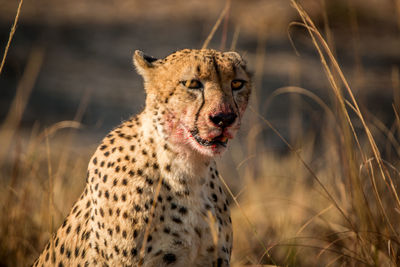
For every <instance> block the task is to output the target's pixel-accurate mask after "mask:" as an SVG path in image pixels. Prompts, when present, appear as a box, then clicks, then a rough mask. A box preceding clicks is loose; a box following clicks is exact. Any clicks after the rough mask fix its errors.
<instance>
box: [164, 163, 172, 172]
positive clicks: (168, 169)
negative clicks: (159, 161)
mask: <svg viewBox="0 0 400 267" xmlns="http://www.w3.org/2000/svg"><path fill="white" fill-rule="evenodd" d="M165 170H166V171H168V172H170V171H171V165H169V164H168V165H167V166H165Z"/></svg>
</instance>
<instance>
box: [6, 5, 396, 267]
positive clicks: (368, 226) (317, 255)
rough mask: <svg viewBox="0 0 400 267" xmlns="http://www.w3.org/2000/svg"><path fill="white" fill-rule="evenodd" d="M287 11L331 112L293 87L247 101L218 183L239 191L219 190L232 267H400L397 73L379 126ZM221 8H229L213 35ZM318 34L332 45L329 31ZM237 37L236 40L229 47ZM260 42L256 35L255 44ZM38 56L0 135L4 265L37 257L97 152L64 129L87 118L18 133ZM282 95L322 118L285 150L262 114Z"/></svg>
mask: <svg viewBox="0 0 400 267" xmlns="http://www.w3.org/2000/svg"><path fill="white" fill-rule="evenodd" d="M397 2H398V1H396V3H397ZM292 4H293V8H294V9H295V10H296V11H297V12H298V13H299V16H300V19H301V22H294V23H292V24H291V25H290V27H298V26H300V27H303V28H305V29H306V30H307V32H308V34H309V36H310V40H311V42H312V44H313V45H314V47H315V49H316V51H317V53H318V55H319V57H320V60H321V69H322V71H323V72H324V73H325V75H326V78H327V80H328V81H329V84H330V86H331V87H330V88H327V90H330V91H331V94H330V95H332V99H331V104H327V103H325V102H324V101H323V100H322V99H321V98H320V97H319V96H318V95H316V94H314V93H313V92H310V91H308V90H306V89H304V88H300V87H297V86H291V87H287V88H280V89H277V90H276V91H275V93H273V94H272V95H271V97H270V99H267V100H260V99H259V98H253V103H252V104H251V106H250V108H249V111H248V113H247V116H248V120H247V122H248V123H247V126H244V127H247V128H248V130H247V131H246V133H245V134H243V135H242V136H241V137H240V138H239V139H238V141H236V142H234V143H233V144H232V147H231V149H230V150H229V152H227V154H228V155H226V157H228V158H231V159H232V162H233V164H234V167H236V168H232V166H228V167H227V166H222V168H223V169H225V171H223V172H222V173H223V176H224V177H230V176H231V175H232V176H235V174H239V177H241V180H240V181H234V180H227V182H228V183H229V184H230V185H231V186H232V187H233V188H234V189H235V190H233V193H232V191H231V190H230V189H229V187H228V186H227V190H228V191H229V192H230V194H231V197H232V199H233V200H234V201H233V203H234V204H233V205H232V220H233V225H234V233H235V234H234V238H235V239H234V251H233V256H232V260H233V265H235V266H240V265H244V264H275V265H279V266H364V265H365V266H398V265H400V251H399V248H400V247H399V245H400V233H399V227H398V226H399V223H400V201H399V197H398V189H397V188H398V184H399V182H400V180H399V179H400V172H399V171H398V168H399V154H400V153H399V152H400V146H399V143H400V140H399V138H400V119H399V114H400V113H399V112H400V110H399V109H400V106H399V104H400V100H399V94H398V92H399V91H398V90H399V71H398V69H395V68H394V69H393V74H392V77H393V88H394V90H395V94H394V98H393V112H394V114H395V116H394V117H395V121H393V122H392V123H391V125H390V126H386V125H387V124H384V123H383V122H381V121H380V120H379V118H376V117H374V116H372V114H369V111H368V110H364V109H363V108H362V106H360V105H359V103H358V101H357V99H356V98H355V96H354V95H353V93H352V90H351V88H350V86H349V84H348V82H347V80H346V78H345V75H344V74H343V72H342V70H341V68H340V66H339V64H338V63H337V61H336V59H335V57H334V53H333V52H332V51H331V49H332V48H333V46H334V44H333V38H332V37H330V38H329V42H328V43H327V42H326V41H325V39H324V38H323V36H322V35H321V33H320V32H319V31H318V29H317V28H316V27H315V25H314V23H313V22H312V20H311V19H310V17H309V16H308V15H307V13H306V12H305V10H303V9H302V7H301V6H299V5H298V4H297V3H296V2H295V1H292ZM228 9H229V5H226V6H225V8H224V10H223V12H222V13H221V16H220V17H219V19H218V21H217V24H220V23H221V22H222V19H223V18H224V16H225V15H226V14H227V10H228ZM326 23H328V22H327V21H326ZM216 27H218V25H217V26H216ZM215 29H216V28H215ZM215 29H213V31H212V33H211V34H210V37H209V38H207V41H206V42H205V46H207V45H208V43H209V41H210V39H211V38H212V35H213V34H214V33H215ZM325 31H326V33H327V34H328V36H330V35H331V33H330V32H329V27H328V28H326V29H325ZM224 32H226V31H224ZM225 34H226V33H225ZM238 34H239V30H238V29H237V30H236V31H235V36H236V37H234V38H233V39H234V42H233V43H234V44H232V46H233V47H234V46H235V43H236V40H237V38H238V37H237V35H238ZM223 40H226V38H223ZM264 42H265V36H264V35H263V34H262V33H261V34H260V43H261V44H263V43H264ZM328 44H329V45H328ZM223 46H225V44H223ZM260 47H262V45H260ZM258 53H259V54H258V58H259V62H258V64H257V69H256V77H255V84H256V90H255V92H256V94H257V90H259V89H260V88H257V86H258V87H259V86H260V84H261V82H258V81H260V80H261V79H262V71H260V69H262V68H263V60H264V53H265V51H263V50H262V49H259V51H258ZM42 57H43V52H42V51H40V50H34V51H33V52H32V56H31V57H30V63H29V64H27V68H26V75H24V78H23V79H22V80H21V82H20V86H19V89H18V92H17V94H16V97H15V101H14V103H13V105H12V107H11V109H10V113H9V115H8V116H7V119H6V121H5V122H4V123H3V124H2V125H1V129H0V147H1V148H2V150H1V151H0V168H1V169H0V183H1V185H2V186H1V187H0V188H1V191H2V192H1V194H0V203H1V206H0V208H1V211H2V214H3V216H1V218H0V236H1V242H0V265H2V266H3V265H8V266H26V265H28V264H30V263H31V262H32V261H33V259H34V258H35V257H37V256H38V253H39V252H40V251H41V249H42V248H43V246H44V244H45V242H46V241H47V240H48V238H49V235H50V233H51V232H52V231H54V229H55V228H57V227H58V225H59V224H60V223H61V221H62V219H63V216H64V215H65V214H66V213H67V212H68V211H69V209H70V207H71V206H72V204H73V202H74V201H75V199H76V198H77V197H78V195H79V193H80V191H81V190H82V188H83V185H84V177H85V173H86V165H87V161H88V158H89V156H90V154H91V153H92V152H93V150H94V147H95V146H96V144H95V142H93V143H90V144H86V145H83V144H82V143H77V142H76V140H77V138H75V131H74V130H73V129H71V128H79V127H80V126H81V125H80V123H79V121H80V118H81V116H82V112H83V110H84V108H80V109H79V111H78V112H77V116H76V118H75V119H76V120H74V121H63V122H59V123H57V124H55V125H53V126H51V127H48V128H46V129H40V127H39V126H34V127H33V128H32V129H30V131H24V132H22V131H21V130H20V127H19V121H20V119H21V116H22V113H23V110H24V107H25V105H26V102H27V101H28V98H29V94H30V90H31V89H32V87H33V85H34V80H35V79H36V76H37V71H38V69H40V66H41V61H42ZM304 68H306V66H304ZM285 94H289V96H296V97H293V98H291V99H292V100H294V101H292V102H293V103H290V105H292V106H295V107H299V105H300V104H301V97H306V98H307V99H310V100H311V101H314V102H315V103H316V104H317V106H318V110H314V111H312V112H313V114H311V115H312V116H314V117H316V118H317V120H318V121H319V122H320V131H321V132H320V133H319V132H316V131H305V132H301V131H299V130H298V128H296V127H293V128H292V133H291V136H292V137H293V138H291V143H289V141H287V140H286V139H285V138H284V137H283V136H282V135H281V134H280V132H279V129H277V128H276V127H274V126H273V125H272V124H271V123H270V121H268V120H267V119H266V118H264V117H262V116H261V115H260V114H259V110H260V109H261V107H263V106H264V107H263V108H268V106H269V104H268V103H271V102H272V101H273V100H274V99H275V98H277V97H286V96H285ZM84 106H85V103H83V104H82V105H81V107H84ZM288 108H289V107H288ZM298 112H300V109H295V110H294V111H293V113H292V117H293V119H292V120H291V121H292V123H293V124H296V123H297V124H298V123H301V121H299V117H298V116H297V115H296V114H297V113H298ZM270 130H271V131H273V132H275V134H276V135H277V136H279V138H280V139H281V141H282V145H284V146H286V147H287V149H288V151H289V152H288V153H285V154H283V155H277V154H275V153H272V152H270V151H269V150H268V148H267V147H266V146H265V145H264V144H265V140H264V138H263V134H262V132H263V131H270ZM379 144H384V145H379ZM74 148H75V149H74ZM383 151H385V157H383V156H382V155H383ZM388 151H389V152H388ZM221 179H223V177H221Z"/></svg>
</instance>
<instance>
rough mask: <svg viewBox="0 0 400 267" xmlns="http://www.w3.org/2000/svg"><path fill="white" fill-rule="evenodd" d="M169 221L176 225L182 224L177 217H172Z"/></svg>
mask: <svg viewBox="0 0 400 267" xmlns="http://www.w3.org/2000/svg"><path fill="white" fill-rule="evenodd" d="M171 219H172V221H173V222H175V223H178V224H181V223H182V220H181V219H180V218H179V217H175V216H172V217H171Z"/></svg>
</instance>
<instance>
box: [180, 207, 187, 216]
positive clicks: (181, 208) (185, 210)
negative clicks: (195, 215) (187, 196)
mask: <svg viewBox="0 0 400 267" xmlns="http://www.w3.org/2000/svg"><path fill="white" fill-rule="evenodd" d="M179 213H180V214H182V215H185V214H186V213H187V208H185V207H180V208H179Z"/></svg>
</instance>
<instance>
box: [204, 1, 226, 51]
mask: <svg viewBox="0 0 400 267" xmlns="http://www.w3.org/2000/svg"><path fill="white" fill-rule="evenodd" d="M230 1H231V0H227V1H226V2H225V7H224V9H223V10H222V12H221V14H220V15H219V17H218V19H217V21H216V22H215V24H214V26H213V27H212V29H211V32H210V33H209V34H208V36H207V38H206V40H205V41H204V43H203V46H202V47H201V49H206V48H207V47H208V45H209V44H210V41H211V39H212V38H213V37H214V34H215V32H216V31H217V29H218V27H219V25H220V24H221V22H222V20H223V19H224V17H225V16H226V14H227V13H228V11H229V9H230Z"/></svg>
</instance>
